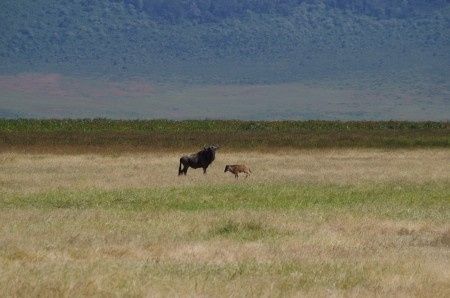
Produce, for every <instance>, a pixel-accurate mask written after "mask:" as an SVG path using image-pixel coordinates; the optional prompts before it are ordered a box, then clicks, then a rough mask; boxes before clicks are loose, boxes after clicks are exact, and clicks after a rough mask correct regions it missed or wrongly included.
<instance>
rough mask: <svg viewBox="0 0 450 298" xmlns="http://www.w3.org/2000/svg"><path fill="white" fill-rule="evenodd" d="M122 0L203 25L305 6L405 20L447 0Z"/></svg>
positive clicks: (159, 14) (165, 16) (161, 16)
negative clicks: (310, 5) (307, 4)
mask: <svg viewBox="0 0 450 298" xmlns="http://www.w3.org/2000/svg"><path fill="white" fill-rule="evenodd" d="M111 1H116V2H117V1H123V2H124V3H125V4H127V5H132V6H134V7H135V8H136V9H137V10H139V11H143V12H145V13H147V14H149V15H150V16H152V17H153V18H155V19H159V20H167V21H177V20H182V19H187V20H196V21H201V22H209V21H217V20H220V19H223V18H229V17H240V16H242V15H245V14H246V13H249V12H252V13H269V14H273V13H277V14H283V15H287V14H290V13H292V12H293V11H294V10H295V8H296V7H297V6H299V5H301V4H303V3H309V4H316V5H325V6H327V7H330V8H338V9H344V10H351V11H352V12H357V13H360V14H366V15H370V16H373V17H377V18H391V17H397V18H404V17H408V16H413V15H417V14H420V13H424V12H427V11H428V10H432V9H436V8H439V7H443V6H444V5H446V4H447V2H448V0H321V1H312V0H111Z"/></svg>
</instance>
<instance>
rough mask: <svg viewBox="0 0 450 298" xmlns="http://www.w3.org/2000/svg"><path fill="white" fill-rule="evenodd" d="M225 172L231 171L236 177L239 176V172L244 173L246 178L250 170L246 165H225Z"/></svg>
mask: <svg viewBox="0 0 450 298" xmlns="http://www.w3.org/2000/svg"><path fill="white" fill-rule="evenodd" d="M226 172H230V173H233V174H234V177H236V179H237V178H239V173H245V178H247V177H248V176H249V175H250V173H251V172H252V171H251V170H250V168H249V167H247V166H246V165H226V166H225V171H224V173H226Z"/></svg>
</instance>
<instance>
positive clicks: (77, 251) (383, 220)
mask: <svg viewBox="0 0 450 298" xmlns="http://www.w3.org/2000/svg"><path fill="white" fill-rule="evenodd" d="M182 153H183V152H181V151H178V152H174V151H169V152H161V151H150V152H134V151H133V152H121V153H120V152H118V153H115V154H96V153H83V154H75V155H72V154H63V155H60V154H54V153H48V152H47V153H36V152H35V153H30V152H25V153H23V152H15V151H8V152H3V153H0V196H1V199H0V231H1V233H0V288H2V292H3V293H4V295H6V296H80V295H87V296H91V295H96V296H111V295H119V296H123V295H131V296H174V295H175V296H176V295H181V296H187V295H201V296H258V297H259V296H299V295H314V296H329V295H336V296H380V295H381V296H418V297H429V296H433V297H448V295H449V294H450V287H449V283H448V281H449V279H450V270H449V268H450V262H449V260H450V258H449V256H450V173H449V172H448V164H450V153H449V151H448V149H447V148H434V149H417V148H416V149H411V148H410V149H386V148H384V149H375V148H359V149H350V148H341V149H337V148H333V149H303V150H293V149H290V150H288V149H286V148H285V149H276V150H272V151H270V152H269V150H268V148H266V149H265V151H259V152H257V151H248V150H247V151H236V152H223V151H222V152H219V153H218V156H217V160H216V161H215V163H214V164H213V166H212V167H211V168H210V169H209V172H208V174H207V175H203V174H202V173H201V171H192V172H188V176H187V177H176V174H177V166H178V164H177V162H178V157H179V155H180V154H182ZM234 162H242V163H247V164H249V165H251V167H252V170H253V175H252V176H251V177H250V178H248V179H239V180H236V179H234V177H232V175H227V174H225V173H223V167H224V165H225V164H227V163H234Z"/></svg>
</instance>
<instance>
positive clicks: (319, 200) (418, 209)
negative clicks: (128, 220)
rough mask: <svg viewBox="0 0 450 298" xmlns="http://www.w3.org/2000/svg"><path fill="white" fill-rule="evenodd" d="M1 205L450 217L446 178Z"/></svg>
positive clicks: (76, 196) (36, 199)
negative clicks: (400, 183)
mask: <svg viewBox="0 0 450 298" xmlns="http://www.w3.org/2000/svg"><path fill="white" fill-rule="evenodd" d="M0 208H1V209H9V208H39V209H56V208H69V209H70V208H74V209H90V208H100V209H123V210H132V211H142V210H148V211H167V210H180V211H193V212H194V211H201V210H240V209H244V210H245V209H247V210H304V209H311V208H312V209H314V208H318V209H321V210H327V209H333V208H337V209H339V208H342V209H351V210H356V211H358V212H370V213H376V214H379V215H386V216H395V217H410V218H411V217H412V218H417V217H424V216H429V215H433V217H436V218H442V219H444V218H447V219H448V218H449V217H450V185H448V184H446V183H430V184H425V185H404V186H397V185H391V184H388V185H385V184H380V185H369V186H367V185H366V186H336V185H330V186H323V185H296V184H273V185H221V186H194V187H174V188H161V189H141V190H136V189H133V190H117V191H100V190H89V191H52V192H47V193H40V194H30V195H17V194H15V195H12V194H3V199H2V200H0ZM255 227H256V228H257V226H255ZM256 228H255V229H256ZM239 229H241V230H242V229H246V230H252V229H253V228H252V227H251V226H245V225H244V226H241V225H236V224H233V223H229V224H225V225H223V226H222V227H219V228H218V229H217V230H216V233H218V234H227V233H233V231H236V230H239ZM255 229H254V230H255ZM256 230H257V229H256Z"/></svg>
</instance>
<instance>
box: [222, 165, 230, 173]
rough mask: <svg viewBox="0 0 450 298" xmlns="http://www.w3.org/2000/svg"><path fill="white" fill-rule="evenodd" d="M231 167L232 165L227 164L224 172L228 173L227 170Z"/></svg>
mask: <svg viewBox="0 0 450 298" xmlns="http://www.w3.org/2000/svg"><path fill="white" fill-rule="evenodd" d="M229 168H230V166H229V165H226V166H225V171H223V172H224V173H226V172H227V171H228V169H229Z"/></svg>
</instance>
